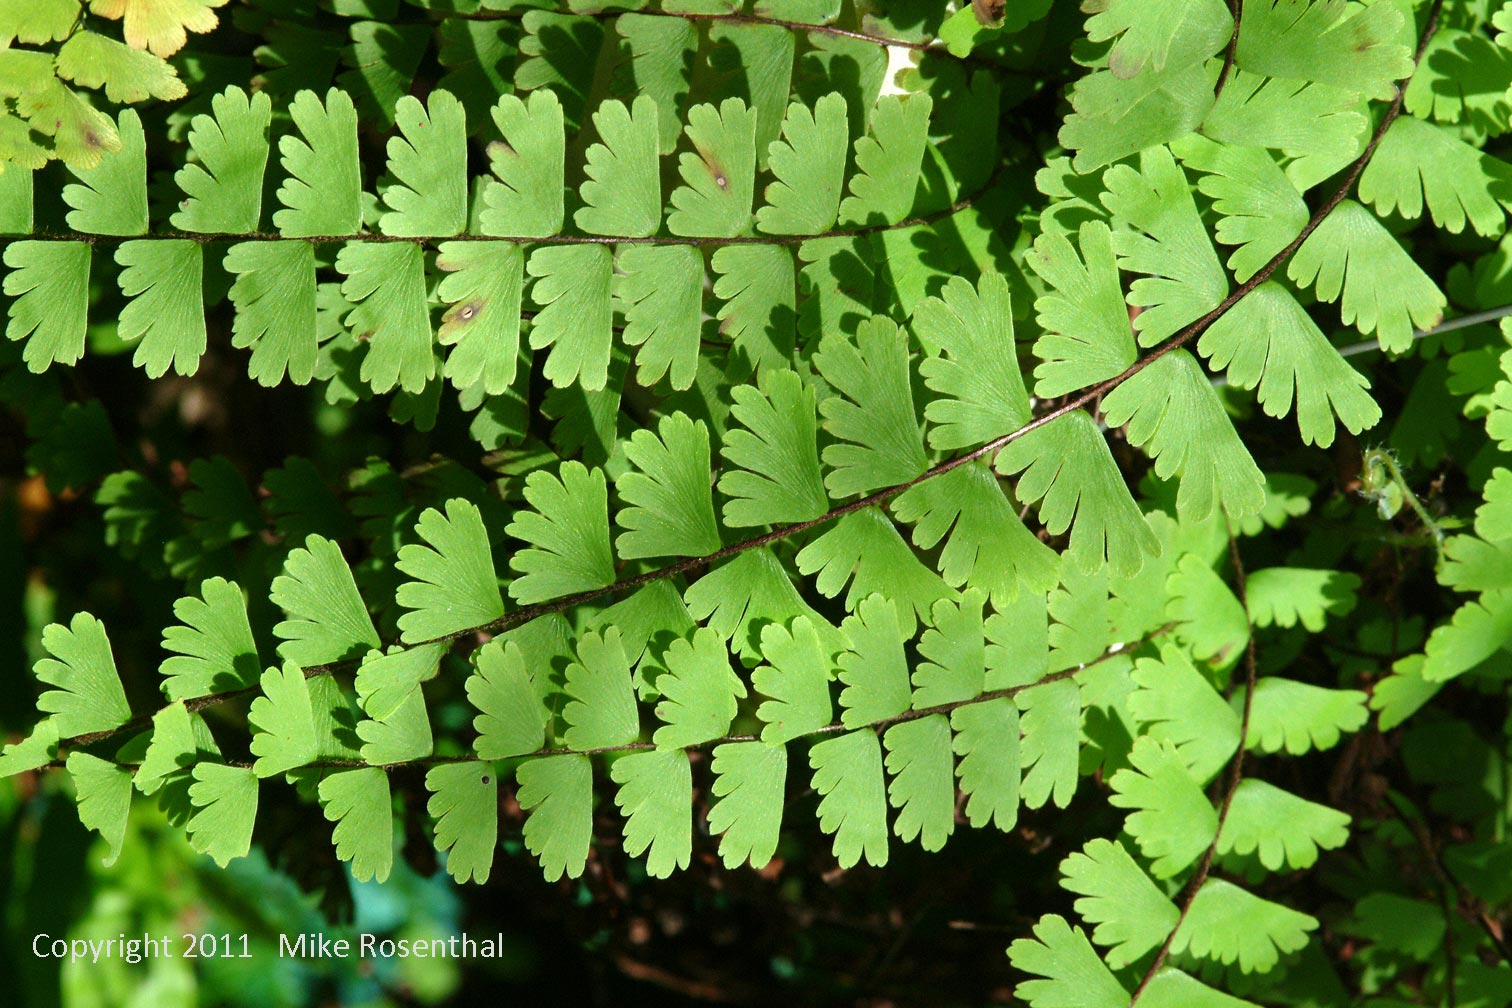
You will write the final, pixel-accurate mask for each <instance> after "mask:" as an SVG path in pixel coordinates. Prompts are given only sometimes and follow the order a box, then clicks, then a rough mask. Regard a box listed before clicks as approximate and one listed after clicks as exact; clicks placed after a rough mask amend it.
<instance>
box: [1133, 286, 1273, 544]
mask: <svg viewBox="0 0 1512 1008" xmlns="http://www.w3.org/2000/svg"><path fill="white" fill-rule="evenodd" d="M1213 265H1214V266H1217V265H1218V264H1217V260H1214V261H1213ZM1220 269H1221V267H1220ZM1140 317H1141V318H1143V317H1144V316H1140ZM1103 414H1104V416H1105V417H1106V418H1107V422H1108V426H1109V427H1123V426H1125V425H1127V430H1126V433H1127V435H1128V438H1129V441H1130V443H1132V444H1135V445H1138V446H1139V447H1141V448H1144V449H1145V451H1146V452H1147V453H1149V455H1150V457H1151V458H1152V459H1153V460H1154V462H1155V475H1156V476H1159V477H1160V478H1162V479H1169V478H1171V477H1172V476H1179V477H1180V479H1181V485H1180V488H1179V489H1178V491H1177V494H1176V513H1177V514H1178V515H1180V516H1181V517H1182V518H1183V519H1185V520H1190V521H1202V520H1204V519H1206V518H1207V517H1208V516H1209V515H1211V514H1213V513H1214V511H1215V509H1222V510H1223V512H1224V513H1226V514H1227V515H1229V516H1230V517H1232V518H1236V519H1237V518H1244V517H1246V516H1248V515H1252V514H1255V513H1256V512H1258V511H1259V510H1260V509H1261V507H1263V506H1264V505H1265V476H1264V474H1263V473H1261V472H1260V469H1259V467H1258V466H1256V465H1255V460H1254V459H1253V458H1251V457H1250V453H1249V450H1248V449H1247V448H1245V446H1244V442H1243V441H1241V440H1239V435H1238V433H1237V432H1236V431H1235V430H1234V425H1233V422H1232V421H1230V420H1229V418H1228V414H1226V413H1225V412H1224V410H1223V404H1222V403H1221V402H1219V401H1218V396H1217V394H1216V393H1215V392H1214V391H1213V386H1212V383H1211V382H1209V380H1208V377H1207V375H1206V374H1204V373H1203V371H1202V368H1201V367H1200V366H1199V365H1198V363H1197V361H1196V360H1195V359H1194V358H1193V357H1192V355H1191V354H1189V353H1187V352H1186V351H1185V350H1176V351H1173V352H1171V353H1168V354H1165V355H1164V356H1162V357H1160V358H1158V359H1156V360H1155V361H1154V362H1153V363H1152V364H1150V365H1149V366H1148V367H1146V368H1145V369H1144V370H1142V371H1140V372H1139V373H1138V374H1135V375H1134V376H1133V377H1131V378H1129V379H1128V380H1127V381H1125V382H1124V383H1123V384H1122V385H1120V386H1118V388H1116V389H1114V390H1113V391H1111V392H1109V393H1108V394H1107V396H1106V397H1104V399H1103Z"/></svg>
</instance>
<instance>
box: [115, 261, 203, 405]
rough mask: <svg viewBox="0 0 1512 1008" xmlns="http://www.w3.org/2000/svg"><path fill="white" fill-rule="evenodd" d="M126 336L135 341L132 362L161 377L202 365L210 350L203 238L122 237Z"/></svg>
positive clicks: (126, 339) (189, 371) (122, 321)
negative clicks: (207, 343)
mask: <svg viewBox="0 0 1512 1008" xmlns="http://www.w3.org/2000/svg"><path fill="white" fill-rule="evenodd" d="M115 260H116V263H117V264H118V265H119V266H120V267H121V272H120V274H119V275H118V277H117V280H118V282H119V283H120V285H121V293H122V294H124V295H125V296H126V297H129V298H131V300H130V301H128V302H127V303H126V306H125V307H124V308H122V309H121V317H120V325H119V327H118V329H117V332H118V334H119V335H120V337H121V339H122V341H124V342H127V343H136V345H137V348H136V353H135V354H134V355H133V356H132V358H131V363H132V364H134V365H136V366H137V367H139V368H142V369H143V370H144V371H146V372H147V376H148V377H149V378H160V377H162V375H163V374H164V373H166V372H167V370H168V368H169V366H170V365H171V366H172V367H173V370H174V371H175V372H176V373H177V374H180V375H192V374H194V372H195V371H196V370H198V369H199V363H200V358H201V357H202V356H203V355H204V353H205V303H204V283H203V276H204V263H203V260H202V258H201V252H200V246H199V243H198V242H195V241H190V240H188V239H166V240H164V239H158V240H141V241H129V242H122V243H121V245H120V247H119V248H117V249H116V254H115Z"/></svg>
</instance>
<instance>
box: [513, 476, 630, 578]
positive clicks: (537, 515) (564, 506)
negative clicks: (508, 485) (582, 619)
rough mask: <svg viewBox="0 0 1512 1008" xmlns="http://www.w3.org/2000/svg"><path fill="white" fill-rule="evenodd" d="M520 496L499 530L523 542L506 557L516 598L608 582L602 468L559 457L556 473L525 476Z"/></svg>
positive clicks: (610, 575) (611, 573)
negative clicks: (524, 505) (518, 506)
mask: <svg viewBox="0 0 1512 1008" xmlns="http://www.w3.org/2000/svg"><path fill="white" fill-rule="evenodd" d="M525 500H526V501H527V502H529V504H530V506H531V507H532V508H533V509H534V510H531V511H523V510H522V511H518V512H516V513H515V517H514V521H512V522H511V523H510V524H509V526H508V527H507V528H506V529H505V530H504V532H505V534H506V535H509V536H511V537H513V538H515V539H519V540H521V541H523V542H526V543H529V544H530V545H529V548H527V549H522V550H520V551H518V552H516V553H515V554H514V556H512V557H510V560H509V566H510V567H511V568H513V569H514V570H515V571H516V572H517V573H518V574H519V575H520V576H519V577H516V578H515V579H514V580H513V581H511V582H510V584H509V594H510V595H511V596H512V597H513V598H514V599H515V601H517V602H522V603H527V604H528V603H532V602H541V601H544V600H546V599H552V598H557V597H559V596H562V595H570V594H572V593H573V592H579V591H587V590H590V589H593V588H602V587H604V586H605V585H609V584H613V583H614V554H613V553H612V552H610V549H609V494H608V488H607V487H606V485H605V483H604V472H603V470H602V469H591V470H590V469H588V468H586V467H584V466H583V464H582V463H580V462H564V463H562V467H561V469H560V470H559V472H558V474H557V475H555V476H553V475H552V474H550V473H548V472H544V471H542V470H537V471H536V472H533V473H531V474H530V475H529V476H527V477H526V479H525Z"/></svg>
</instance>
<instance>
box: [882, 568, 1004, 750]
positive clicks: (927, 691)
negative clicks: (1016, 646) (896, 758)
mask: <svg viewBox="0 0 1512 1008" xmlns="http://www.w3.org/2000/svg"><path fill="white" fill-rule="evenodd" d="M986 602H987V598H986V596H985V595H984V594H983V593H982V592H981V591H980V590H979V589H976V588H971V589H968V590H967V591H965V592H963V593H962V594H961V597H960V599H959V600H958V601H949V600H941V601H940V602H939V603H937V604H936V605H935V607H934V612H933V613H932V617H933V618H932V619H931V620H930V623H931V624H932V625H931V626H930V628H929V629H928V630H925V631H924V636H922V637H921V638H919V645H918V647H919V657H920V659H921V660H920V661H919V663H918V664H917V665H915V666H914V672H913V683H914V691H913V708H914V709H915V710H925V709H927V708H930V707H937V706H946V705H951V704H957V703H961V702H963V701H966V700H973V699H975V698H976V697H977V696H979V695H981V692H982V689H983V687H984V685H985V682H986V675H987V649H986V640H985V639H984V637H983V627H982V609H983V607H984V606H985V604H986ZM884 741H885V740H884Z"/></svg>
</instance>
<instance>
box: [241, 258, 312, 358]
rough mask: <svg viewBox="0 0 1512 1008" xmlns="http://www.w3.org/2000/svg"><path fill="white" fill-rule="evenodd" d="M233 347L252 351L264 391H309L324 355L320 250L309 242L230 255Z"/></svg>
mask: <svg viewBox="0 0 1512 1008" xmlns="http://www.w3.org/2000/svg"><path fill="white" fill-rule="evenodd" d="M224 265H225V268H226V272H228V273H231V274H233V275H234V276H235V277H236V280H235V282H233V283H232V284H231V293H230V297H231V303H232V304H233V305H234V306H235V307H236V318H235V320H234V321H233V322H232V330H231V331H232V336H231V345H232V346H234V347H236V348H238V349H241V350H245V349H247V348H248V347H251V349H252V360H251V361H250V363H249V364H248V367H247V374H248V375H250V376H251V377H252V379H253V380H254V381H256V382H257V383H258V384H260V385H267V386H273V385H277V384H279V383H280V382H282V381H283V380H284V375H285V374H287V375H288V377H289V380H290V381H292V382H293V383H294V384H296V385H307V384H309V382H310V379H311V378H312V377H313V376H314V374H315V364H316V356H317V354H318V353H319V352H320V347H319V342H318V337H317V335H316V314H315V246H314V245H312V244H311V243H309V242H303V241H257V242H242V243H241V244H239V245H232V246H231V247H230V248H229V249H227V250H226V258H225V260H224Z"/></svg>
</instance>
